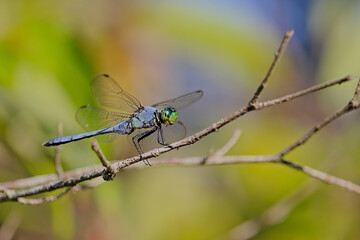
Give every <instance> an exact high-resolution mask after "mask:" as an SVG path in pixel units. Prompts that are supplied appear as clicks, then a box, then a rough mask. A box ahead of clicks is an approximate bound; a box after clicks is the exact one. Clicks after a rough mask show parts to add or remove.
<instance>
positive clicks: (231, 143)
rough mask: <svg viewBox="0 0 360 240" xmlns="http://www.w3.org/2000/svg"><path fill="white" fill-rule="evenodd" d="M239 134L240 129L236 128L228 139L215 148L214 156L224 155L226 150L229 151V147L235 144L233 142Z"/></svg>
mask: <svg viewBox="0 0 360 240" xmlns="http://www.w3.org/2000/svg"><path fill="white" fill-rule="evenodd" d="M240 135H241V129H240V128H236V129H235V131H234V133H233V135H232V137H231V138H230V140H229V141H228V142H227V143H226V144H225V145H224V146H223V147H222V148H220V149H219V150H217V151H216V152H215V153H214V155H215V156H217V157H218V156H224V155H225V154H226V153H227V152H228V151H230V149H231V148H232V147H233V146H234V145H235V143H236V142H237V141H238V139H239V137H240Z"/></svg>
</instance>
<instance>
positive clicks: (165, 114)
mask: <svg viewBox="0 0 360 240" xmlns="http://www.w3.org/2000/svg"><path fill="white" fill-rule="evenodd" d="M177 117H178V112H177V111H176V110H175V108H173V107H165V108H164V109H163V110H161V113H160V121H161V123H164V124H166V125H172V124H174V122H175V121H176V119H177Z"/></svg>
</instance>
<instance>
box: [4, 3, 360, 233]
mask: <svg viewBox="0 0 360 240" xmlns="http://www.w3.org/2000/svg"><path fill="white" fill-rule="evenodd" d="M359 22H360V2H359V1H351V0H347V1H331V0H330V1H327V0H326V1H325V0H320V1H309V0H298V1H284V0H275V1H250V0H247V1H230V0H229V1H156V0H153V1H141V0H137V1H110V0H109V1H97V0H87V1H85V0H80V1H69V0H65V1H45V0H33V1H25V0H16V1H7V0H1V1H0V181H1V182H5V181H10V180H14V179H18V178H24V177H30V176H33V175H39V174H47V173H51V172H54V166H53V160H52V159H53V155H54V152H53V149H51V148H50V149H48V148H44V147H42V146H41V144H42V143H43V142H44V141H47V140H49V139H50V138H53V137H55V136H56V134H57V131H56V124H57V122H59V121H60V122H62V123H63V125H64V134H66V135H69V134H75V133H81V132H83V130H82V129H81V127H80V126H78V124H77V123H76V121H75V118H74V115H75V112H76V109H77V108H78V107H79V106H81V105H84V104H87V103H91V104H94V99H93V97H92V95H91V91H90V87H89V83H90V81H91V79H92V78H93V77H94V76H96V75H98V74H100V73H107V74H109V75H111V76H112V77H113V78H115V79H116V80H117V81H118V82H119V84H120V85H121V86H122V87H123V88H124V89H126V90H127V91H129V92H130V93H132V94H133V95H134V96H136V97H138V98H139V99H140V101H141V102H142V103H143V104H145V105H147V104H153V103H155V102H157V101H161V100H165V99H168V98H172V97H175V96H178V95H181V94H184V93H187V92H190V91H193V90H198V89H202V90H203V91H204V92H205V95H204V97H203V99H202V100H201V101H199V102H198V103H196V104H194V105H192V106H191V107H189V108H188V109H185V110H184V111H181V113H180V114H181V117H180V118H181V120H182V121H183V122H184V123H185V124H186V126H187V129H188V133H189V134H191V133H195V132H196V131H199V130H201V129H203V128H205V127H207V126H209V125H210V124H211V123H213V122H215V121H217V120H219V119H220V118H222V117H224V116H226V115H228V114H230V113H232V112H233V111H235V110H237V109H239V108H240V107H241V106H243V105H244V104H246V103H247V101H248V100H249V98H250V97H251V95H252V94H253V92H254V90H255V89H256V87H257V85H258V84H259V82H260V81H261V80H262V78H263V77H264V76H265V74H266V71H267V69H268V67H269V66H270V63H271V61H272V59H273V54H274V52H275V51H276V50H277V48H278V46H279V43H280V41H281V39H282V36H283V33H284V32H285V31H286V30H289V29H294V30H295V35H294V37H293V39H292V40H291V42H290V44H289V46H288V48H287V50H286V53H285V55H284V56H283V58H282V59H281V62H280V64H279V65H278V67H277V69H276V71H275V73H274V75H273V76H272V78H271V80H270V83H269V85H268V87H267V88H266V90H265V92H264V94H263V95H262V97H261V99H262V100H265V99H271V98H275V97H279V96H282V95H284V94H287V93H291V92H294V91H297V90H300V89H302V88H305V87H308V86H311V85H313V84H317V83H321V82H324V81H329V80H334V79H338V78H341V77H344V76H346V75H347V74H353V75H358V76H359V75H360V68H359V63H360V45H359V42H360V27H359ZM355 84H356V83H355V82H353V83H347V84H344V85H341V86H336V87H334V88H332V89H328V90H324V91H322V92H319V93H316V94H313V95H311V96H306V97H303V98H301V99H297V100H295V101H292V102H290V103H286V104H282V105H280V106H276V107H272V108H269V109H265V110H262V111H259V112H254V113H251V114H249V115H246V116H244V117H242V118H241V119H238V120H236V121H235V122H233V123H231V124H230V125H228V126H226V127H224V128H223V129H221V130H220V131H219V132H217V133H215V134H212V135H210V136H208V137H206V138H205V139H203V140H202V141H200V142H198V143H197V144H195V145H192V146H189V147H186V148H182V149H180V150H179V151H172V152H171V153H169V154H167V155H163V156H164V157H166V156H180V157H181V156H205V155H206V154H207V153H208V152H209V150H210V149H211V148H212V149H217V148H219V147H221V146H222V145H223V144H225V143H226V142H227V140H228V139H229V138H230V137H231V135H232V133H233V131H234V129H235V128H236V127H240V128H241V129H242V131H243V133H242V136H241V138H240V139H239V141H238V143H237V144H236V145H235V146H234V148H233V149H232V150H231V151H230V153H229V154H231V155H245V154H268V153H275V152H278V151H280V150H281V149H283V148H285V147H286V146H288V145H289V144H291V143H292V142H293V141H295V140H296V139H298V138H299V137H300V136H302V135H303V134H305V132H306V131H307V130H308V129H310V128H311V127H312V126H313V125H314V124H316V123H317V122H319V121H320V120H321V119H323V118H324V117H326V116H328V115H329V114H331V113H333V112H335V111H336V110H337V109H339V108H340V107H342V106H344V105H345V104H346V102H347V101H348V100H349V99H350V98H351V95H352V93H353V89H354V87H355ZM359 120H360V115H359V113H356V112H355V113H351V114H348V115H346V116H345V117H343V118H341V119H339V120H337V121H336V122H334V123H332V124H331V125H330V126H328V127H327V128H326V129H324V130H323V131H321V132H320V133H318V134H317V135H316V136H315V137H313V138H312V139H311V140H310V141H309V142H308V143H307V144H306V145H304V146H302V147H301V148H299V149H297V150H296V151H294V152H293V153H292V154H291V155H289V159H291V160H293V161H297V162H299V163H301V164H306V165H310V166H312V167H315V168H319V169H321V170H324V171H331V173H332V174H334V175H336V176H340V177H343V178H345V179H349V180H352V181H354V182H357V183H360V177H359V176H360V163H359V160H360V158H359V154H360V153H359V139H360V137H359V135H360V127H359V124H358V122H359ZM101 146H102V148H103V150H104V152H105V154H106V156H107V157H108V159H122V158H124V157H128V156H132V155H134V154H135V152H134V151H133V148H132V147H131V146H130V145H128V143H127V140H126V137H124V138H120V139H119V140H118V141H116V142H115V143H113V144H102V145H101ZM61 159H62V163H63V166H64V169H65V170H71V169H75V168H79V167H84V166H91V165H94V164H98V159H97V158H96V156H95V154H94V153H93V152H92V151H91V149H90V142H89V140H84V141H80V142H77V143H72V144H68V145H66V146H64V147H63V148H62V152H61ZM139 164H143V163H139ZM307 180H308V177H307V176H304V175H303V174H301V173H299V172H296V171H293V170H291V169H288V168H285V167H283V166H278V165H272V164H257V165H255V164H254V165H227V166H213V167H186V168H184V167H177V166H174V167H146V168H142V169H129V170H125V171H123V172H121V174H118V176H117V177H116V179H115V180H114V181H113V182H108V183H104V184H102V185H100V186H98V187H96V188H95V189H92V190H88V191H84V192H80V193H76V194H68V195H66V196H65V197H63V198H61V199H60V200H58V201H56V202H54V203H49V204H45V205H41V206H24V205H21V204H19V203H2V204H1V205H0V225H3V223H4V222H6V221H7V220H8V219H9V218H11V216H14V215H15V216H17V217H18V219H20V222H19V226H18V228H17V230H16V233H15V237H14V238H15V239H223V238H224V237H226V236H227V234H228V233H229V231H230V230H231V229H233V228H234V227H236V226H238V225H239V224H241V223H243V222H245V221H246V220H249V219H252V218H255V217H257V216H259V215H260V214H261V213H263V212H264V211H265V210H266V209H268V208H269V207H271V206H272V205H273V204H275V203H277V202H278V201H280V200H281V199H283V198H284V197H286V196H288V195H289V194H291V193H292V192H294V191H297V189H298V188H299V186H302V184H303V183H304V182H306V181H307ZM315 183H316V181H313V182H310V186H311V185H312V184H315ZM359 206H360V197H359V196H356V195H355V194H352V193H349V192H346V191H345V190H343V189H340V188H338V187H335V186H329V185H324V184H321V185H320V187H319V188H318V189H317V191H315V192H314V193H313V194H311V195H310V196H308V197H307V198H305V199H304V201H301V202H300V203H299V204H298V205H296V206H295V207H294V208H293V209H292V211H291V212H290V214H289V215H288V217H286V218H285V219H283V221H282V222H281V223H280V224H278V225H276V226H271V227H269V228H265V229H264V230H261V231H260V233H259V234H258V235H257V236H256V237H255V238H256V239H289V238H291V239H359V238H360V229H359V222H360V215H359V212H360V207H359Z"/></svg>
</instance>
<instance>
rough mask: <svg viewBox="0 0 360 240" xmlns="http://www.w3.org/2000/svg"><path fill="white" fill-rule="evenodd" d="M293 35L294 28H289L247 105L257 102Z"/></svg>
mask: <svg viewBox="0 0 360 240" xmlns="http://www.w3.org/2000/svg"><path fill="white" fill-rule="evenodd" d="M293 35H294V30H290V31H288V32H286V33H285V35H284V38H283V40H282V42H281V44H280V47H279V49H278V51H277V52H276V53H275V57H274V60H273V62H272V64H271V66H270V68H269V70H268V72H267V73H266V76H265V78H264V79H263V80H262V82H261V84H260V86H259V87H258V88H257V90H256V92H255V93H254V95H253V97H252V98H251V100H250V102H249V105H250V106H252V105H253V104H254V103H255V102H257V100H258V98H259V96H260V94H261V92H262V91H263V90H264V88H265V86H266V84H267V82H268V80H269V78H270V76H271V74H272V72H273V71H274V69H275V66H276V64H277V63H278V61H279V59H280V57H281V56H282V54H283V52H284V50H285V48H286V46H287V44H288V42H289V40H290V38H291V37H292V36H293Z"/></svg>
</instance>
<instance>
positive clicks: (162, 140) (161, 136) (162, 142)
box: [157, 127, 169, 146]
mask: <svg viewBox="0 0 360 240" xmlns="http://www.w3.org/2000/svg"><path fill="white" fill-rule="evenodd" d="M157 141H158V143H159V144H160V145H163V146H168V145H169V144H167V143H166V142H165V138H164V132H163V130H162V128H161V127H160V128H159V131H158V134H157Z"/></svg>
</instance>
